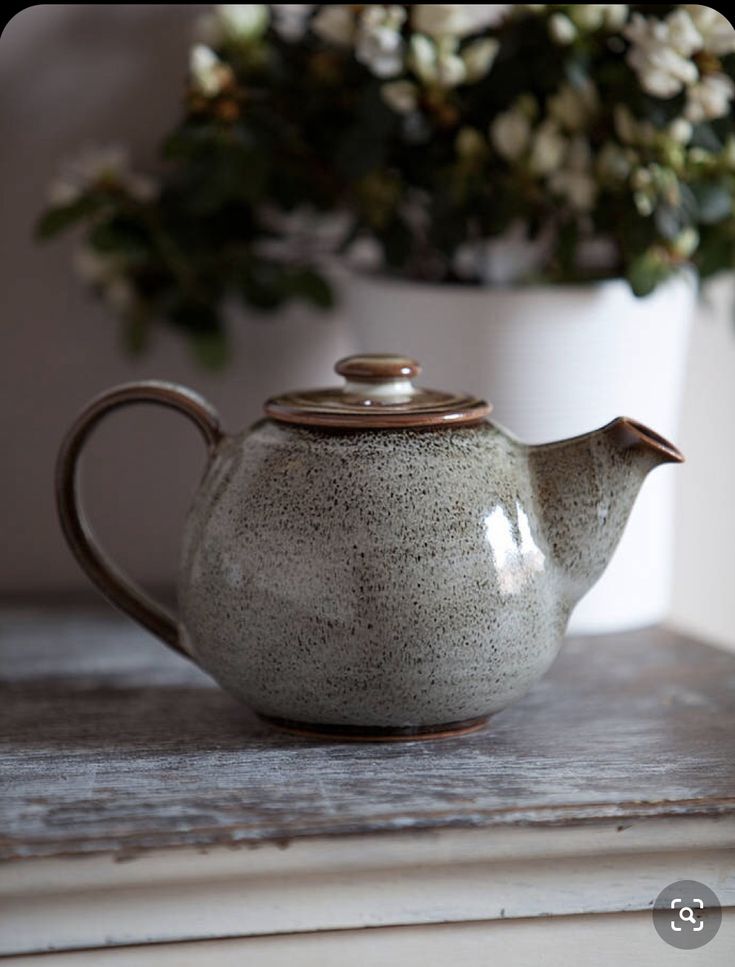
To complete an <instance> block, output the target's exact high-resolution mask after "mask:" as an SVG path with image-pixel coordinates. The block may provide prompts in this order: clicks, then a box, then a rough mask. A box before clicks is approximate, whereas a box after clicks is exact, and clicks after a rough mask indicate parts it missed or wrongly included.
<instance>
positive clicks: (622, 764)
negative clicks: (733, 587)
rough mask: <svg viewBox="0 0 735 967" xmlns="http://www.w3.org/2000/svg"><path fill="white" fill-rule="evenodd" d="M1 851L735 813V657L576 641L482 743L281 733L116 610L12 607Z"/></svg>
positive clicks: (668, 638)
mask: <svg viewBox="0 0 735 967" xmlns="http://www.w3.org/2000/svg"><path fill="white" fill-rule="evenodd" d="M0 622H1V624H2V633H1V634H0V668H1V669H2V690H1V692H0V720H1V721H0V729H1V732H2V747H1V749H0V775H1V776H2V780H1V781H2V795H1V798H0V830H1V831H2V833H1V835H0V858H3V859H22V858H24V857H39V856H58V855H69V854H85V853H93V852H102V851H113V852H118V853H119V854H120V855H121V856H122V855H125V854H128V853H131V852H135V851H140V850H147V849H151V848H163V847H171V846H199V847H207V846H212V845H215V844H222V845H230V844H231V845H235V844H257V843H259V842H265V841H270V842H282V843H286V842H288V841H290V840H293V839H296V838H300V837H309V836H315V835H320V836H325V835H327V836H329V835H339V834H348V833H370V832H386V831H394V830H405V829H409V828H410V829H430V830H438V829H444V828H451V827H454V828H457V827H488V826H503V825H518V824H523V825H530V826H539V825H540V826H545V825H555V824H564V825H577V824H584V823H587V822H590V821H602V820H606V819H611V818H619V820H620V822H621V824H622V823H624V822H625V821H626V820H627V819H632V818H636V817H646V816H660V817H675V816H699V817H701V816H714V815H720V814H730V815H733V814H735V753H734V752H733V749H735V657H733V656H732V655H728V654H726V653H724V652H720V651H718V650H716V649H714V648H710V647H709V646H707V645H704V644H701V643H698V642H695V641H692V640H690V639H688V638H686V637H683V636H681V635H677V634H674V633H672V632H668V631H664V630H649V631H646V632H641V633H636V634H628V635H619V636H604V637H599V638H595V639H584V638H578V639H571V640H570V641H569V642H568V643H567V644H566V646H565V648H564V649H563V651H562V654H561V656H560V658H559V659H558V660H557V662H556V664H555V665H554V667H553V668H552V670H551V672H550V673H549V674H548V675H547V677H546V678H545V679H544V680H543V681H542V682H541V683H540V684H539V685H538V686H537V687H536V688H535V689H534V690H533V692H531V693H530V694H529V695H528V696H527V697H526V698H525V699H524V700H522V701H521V702H519V703H518V704H516V705H515V706H513V707H511V708H509V709H507V710H506V711H504V712H502V713H500V714H499V715H497V716H496V717H495V718H494V719H493V720H492V721H491V723H490V725H489V726H488V728H487V729H486V730H485V731H483V732H479V733H476V734H474V735H469V736H465V737H462V738H457V739H448V740H445V741H441V742H433V743H420V742H418V743H408V744H405V745H378V744H366V745H359V746H355V745H351V744H340V743H323V742H315V741H310V740H307V739H299V738H296V737H290V736H286V735H283V734H280V733H277V732H273V731H271V730H269V729H268V728H267V727H266V726H264V725H263V724H261V723H260V722H259V721H258V720H257V719H256V718H255V717H254V716H253V715H252V714H251V713H250V712H249V711H248V710H247V709H244V708H242V707H241V706H239V705H238V704H237V703H236V702H235V701H234V700H232V699H230V698H229V697H228V696H227V695H225V694H224V693H223V692H221V691H220V690H219V689H218V688H216V687H215V686H213V685H212V684H211V683H210V682H209V680H208V679H207V678H206V677H205V676H204V675H203V674H201V673H200V672H198V671H197V669H195V668H193V667H192V666H191V665H190V664H189V663H188V662H185V661H184V660H182V659H179V658H178V657H177V656H176V655H173V654H167V653H166V651H165V650H164V649H163V648H161V646H160V645H158V644H157V643H156V642H155V641H154V640H153V639H151V638H150V637H148V636H147V635H146V634H145V633H144V632H142V631H139V630H137V629H136V628H135V627H134V626H133V625H132V624H131V623H130V622H129V621H127V620H126V619H124V618H122V617H118V616H117V615H114V614H113V613H112V612H109V611H106V610H103V609H85V610H79V609H75V608H68V609H65V608H60V607H53V608H45V609H44V608H39V607H6V608H5V609H4V610H3V611H2V612H0Z"/></svg>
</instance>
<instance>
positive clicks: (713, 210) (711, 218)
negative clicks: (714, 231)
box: [691, 179, 733, 225]
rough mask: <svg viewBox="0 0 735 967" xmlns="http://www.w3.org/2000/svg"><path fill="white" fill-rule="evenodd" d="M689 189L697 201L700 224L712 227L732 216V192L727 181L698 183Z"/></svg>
mask: <svg viewBox="0 0 735 967" xmlns="http://www.w3.org/2000/svg"><path fill="white" fill-rule="evenodd" d="M691 187H692V192H693V194H694V197H695V198H696V200H697V210H698V215H699V220H700V222H703V223H704V224H705V225H712V224H714V223H715V222H721V221H722V220H723V219H725V218H728V217H729V216H730V215H731V214H732V210H733V192H732V186H731V184H730V182H729V180H725V179H721V180H720V181H715V182H700V183H699V184H696V185H692V186H691Z"/></svg>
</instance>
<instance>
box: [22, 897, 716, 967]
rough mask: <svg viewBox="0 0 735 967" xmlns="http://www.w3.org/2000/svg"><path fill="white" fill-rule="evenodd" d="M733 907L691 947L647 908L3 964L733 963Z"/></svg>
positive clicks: (660, 966)
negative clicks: (666, 932) (667, 934)
mask: <svg viewBox="0 0 735 967" xmlns="http://www.w3.org/2000/svg"><path fill="white" fill-rule="evenodd" d="M734 951H735V910H732V909H730V910H726V911H725V915H724V917H723V920H722V926H721V928H720V931H719V933H718V934H717V936H716V937H715V938H714V939H713V940H712V941H711V942H710V943H709V944H708V945H707V946H706V947H702V948H700V949H699V950H697V951H692V952H689V951H687V952H682V951H678V950H673V949H672V948H671V947H667V946H666V944H665V943H664V942H663V940H661V939H660V937H659V936H658V934H657V933H656V932H655V930H654V928H653V924H652V922H651V916H650V914H648V913H628V914H611V915H594V916H577V917H557V918H553V919H543V920H509V921H504V922H500V921H495V922H492V923H462V924H437V925H434V926H426V927H398V928H379V929H375V930H344V931H340V932H330V933H312V934H295V935H291V936H285V937H258V938H251V939H247V940H220V941H203V942H200V943H179V944H163V945H161V946H157V947H145V948H141V947H133V948H127V949H120V950H90V951H84V952H74V953H68V954H49V955H45V956H32V957H22V958H21V957H18V958H16V957H13V958H11V959H10V960H8V961H5V963H6V965H7V967H98V965H99V967H201V965H202V964H206V965H207V967H243V965H246V964H257V965H258V967H345V965H346V964H349V965H350V967H434V965H440V964H451V965H452V967H485V965H492V967H539V965H541V964H543V967H590V965H594V967H621V965H625V964H629V965H631V967H668V965H680V964H689V963H692V964H695V965H696V967H732V963H733V952H734Z"/></svg>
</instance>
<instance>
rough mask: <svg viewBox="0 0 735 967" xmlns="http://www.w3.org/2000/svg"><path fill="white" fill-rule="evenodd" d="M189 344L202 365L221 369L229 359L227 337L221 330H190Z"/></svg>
mask: <svg viewBox="0 0 735 967" xmlns="http://www.w3.org/2000/svg"><path fill="white" fill-rule="evenodd" d="M189 345H190V346H191V348H192V351H193V353H194V355H195V357H196V358H197V360H198V362H200V363H201V364H202V366H206V368H207V369H223V368H224V366H225V364H226V363H227V361H228V359H229V355H230V354H229V349H228V346H227V338H226V337H225V334H224V333H223V332H192V333H190V334H189Z"/></svg>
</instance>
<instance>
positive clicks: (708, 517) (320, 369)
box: [0, 4, 735, 648]
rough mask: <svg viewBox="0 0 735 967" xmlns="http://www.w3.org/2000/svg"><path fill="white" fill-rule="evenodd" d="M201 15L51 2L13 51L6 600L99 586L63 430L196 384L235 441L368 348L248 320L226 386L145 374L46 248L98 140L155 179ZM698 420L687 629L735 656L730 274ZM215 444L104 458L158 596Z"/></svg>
mask: <svg viewBox="0 0 735 967" xmlns="http://www.w3.org/2000/svg"><path fill="white" fill-rule="evenodd" d="M200 10H201V7H199V6H197V5H190V6H188V5H187V6H184V5H167V6H163V5H152V6H144V5H111V6H102V5H96V4H92V5H77V4H72V5H67V4H61V5H40V6H35V7H30V8H27V9H26V10H24V11H22V12H21V13H20V14H18V15H17V16H16V17H15V19H14V20H12V21H11V22H10V24H9V25H8V27H7V28H6V30H5V32H4V33H3V35H2V38H0V84H2V90H3V92H4V95H5V96H4V99H3V108H2V114H1V116H0V138H1V143H2V145H3V149H2V162H1V163H2V166H3V170H2V178H1V179H0V185H1V186H2V187H1V189H0V190H1V191H2V220H1V221H0V232H2V242H3V244H2V263H0V264H1V265H2V290H1V291H2V307H3V316H4V318H3V320H2V326H1V327H0V367H1V370H0V380H1V382H0V385H1V386H2V407H0V444H1V446H2V451H1V452H2V458H3V459H2V473H1V474H0V506H2V507H3V508H4V514H3V525H2V543H1V544H0V546H1V547H2V554H1V555H0V590H2V591H5V592H16V591H24V590H34V589H39V590H40V589H44V590H55V591H64V590H72V589H76V588H81V587H85V586H86V581H85V579H84V578H83V577H82V575H81V573H80V572H79V570H78V568H77V566H76V565H75V563H74V562H73V560H72V558H71V556H70V554H69V552H68V551H67V549H66V548H65V546H64V545H63V543H62V539H61V537H60V534H59V529H58V526H57V524H56V520H55V515H54V508H53V500H52V472H53V461H54V457H55V451H56V448H57V446H58V442H59V440H60V438H61V436H62V434H63V432H64V430H65V429H66V427H67V426H68V424H69V422H70V420H71V418H72V416H73V414H74V413H75V412H76V410H78V409H79V407H80V406H81V405H82V404H83V403H84V402H85V401H86V400H87V399H88V398H89V397H90V396H92V395H93V394H94V393H96V392H98V391H100V390H101V389H104V388H106V387H107V386H109V385H111V384H112V383H115V382H119V381H122V380H126V379H138V378H145V377H151V376H156V377H160V378H166V379H173V380H178V381H182V382H185V383H188V384H189V385H192V386H194V387H195V388H197V389H199V390H200V391H202V392H204V393H205V395H207V396H208V397H210V398H211V399H212V401H213V402H214V403H215V404H216V405H217V406H218V407H219V408H220V411H221V413H222V416H223V419H224V422H225V426H226V427H227V428H229V429H236V428H238V427H239V426H242V425H244V424H245V423H246V422H248V421H250V420H252V419H254V418H255V417H256V416H257V415H258V412H259V405H260V402H261V401H262V399H264V398H265V397H266V396H267V395H269V394H270V393H272V392H275V391H278V390H281V389H284V388H288V387H293V386H294V385H297V384H309V383H312V384H313V383H314V382H323V381H325V380H326V381H330V376H329V373H330V368H331V363H332V361H333V360H334V359H336V358H337V357H338V356H339V355H340V354H343V353H344V352H346V351H348V349H349V345H348V344H347V342H346V341H345V337H344V336H343V335H342V334H341V330H340V326H339V320H338V318H331V319H324V318H310V317H309V316H308V313H306V312H304V311H294V312H291V313H290V314H289V315H288V316H287V317H286V318H284V319H281V320H279V321H278V322H275V323H274V322H273V321H266V320H262V319H254V318H253V319H247V320H245V319H236V320H234V322H235V323H236V326H235V331H236V333H237V337H236V356H235V360H234V363H233V365H232V366H231V369H230V370H229V372H228V373H227V374H226V375H225V376H224V377H222V376H216V377H213V376H209V375H206V374H204V373H203V372H202V371H201V370H200V369H197V368H196V367H195V366H194V365H193V364H192V363H191V361H190V360H189V358H188V354H187V352H186V349H185V347H183V346H182V345H181V344H180V343H178V342H177V341H176V340H175V339H172V338H170V337H168V336H167V335H165V334H162V335H160V336H159V337H158V339H157V341H156V344H155V346H154V349H153V352H151V353H150V354H149V355H147V356H145V357H144V358H142V359H140V360H132V359H130V358H127V357H125V356H124V355H123V354H122V353H121V351H120V347H119V344H118V341H117V338H116V333H115V329H114V323H113V322H112V321H111V319H110V317H109V314H108V313H107V311H106V310H105V309H104V308H103V307H101V306H99V305H97V304H95V303H93V302H91V301H90V300H89V298H88V297H87V295H86V294H85V293H84V291H83V290H82V287H81V286H80V284H79V283H78V282H77V280H76V279H75V278H74V276H73V273H72V271H71V268H70V265H71V253H72V249H73V245H72V244H71V243H70V242H63V243H60V244H59V243H53V244H51V245H49V246H45V247H38V246H36V245H35V244H34V243H33V242H32V240H31V237H30V232H31V224H32V222H33V220H34V218H35V215H36V213H37V212H38V210H39V209H40V208H41V207H42V205H43V202H44V195H45V190H46V186H47V184H48V182H49V180H50V177H51V176H52V174H53V171H54V169H55V167H56V166H57V164H58V163H59V162H60V161H61V160H62V159H63V158H65V157H68V156H70V155H73V154H74V153H75V152H76V151H77V150H78V148H79V146H80V145H84V144H89V143H93V144H105V143H110V142H113V141H119V142H123V143H127V144H129V145H130V146H131V148H132V151H133V155H134V157H135V159H136V160H137V161H138V162H139V163H141V164H142V165H145V164H147V163H150V162H151V161H152V159H153V157H154V151H155V145H156V141H157V138H158V136H159V135H160V134H161V133H162V132H164V131H166V130H167V129H168V128H169V127H170V126H171V125H172V123H173V122H174V120H175V118H176V117H177V111H178V104H179V98H180V93H181V85H182V81H183V78H184V71H185V64H186V57H187V50H188V46H189V36H190V31H191V24H192V20H193V19H194V17H195V16H196V15H197V14H198V13H199V12H200ZM407 350H409V351H410V347H407ZM426 375H427V381H429V382H430V376H431V374H430V373H428V374H426ZM684 414H685V415H684V425H683V427H682V431H681V436H680V440H679V441H678V442H679V443H680V444H681V447H682V449H683V450H684V452H685V453H686V454H687V457H688V463H687V464H685V465H684V467H683V468H681V474H680V484H681V492H680V501H679V513H678V520H677V525H676V526H677V559H676V593H675V604H674V608H673V613H672V620H673V621H675V622H676V623H678V624H679V625H681V626H682V627H685V628H687V629H688V630H692V631H695V632H697V633H699V634H701V635H703V636H706V637H708V638H710V639H712V640H715V641H718V642H720V643H722V644H725V645H729V646H732V647H734V648H735V499H734V498H733V494H734V493H735V431H734V428H733V419H734V418H735V294H734V293H733V286H732V284H731V282H729V281H727V280H724V281H722V282H720V283H718V284H717V285H716V286H715V287H713V288H712V290H711V291H710V292H709V293H708V299H707V301H706V302H705V303H704V304H703V305H702V307H701V309H700V318H699V319H698V321H697V325H696V327H695V333H694V340H693V345H692V350H691V362H690V372H689V384H688V388H687V397H686V402H685V407H684ZM199 447H200V445H199V441H198V439H197V438H196V437H195V435H194V433H193V432H192V431H191V429H190V427H188V426H187V425H185V424H184V421H182V420H180V419H177V417H176V416H175V415H171V414H168V413H159V412H156V411H155V410H152V409H140V410H138V409H133V410H130V411H128V412H127V413H124V414H121V415H119V416H118V415H116V416H114V417H112V418H110V421H109V425H108V426H107V427H106V428H105V429H104V430H102V431H101V432H100V433H99V435H98V437H97V438H95V440H94V441H93V443H92V444H91V445H90V448H89V449H90V458H89V460H88V472H87V473H86V476H85V480H86V485H87V493H88V506H89V509H90V516H91V517H92V518H93V520H94V521H95V525H96V528H97V529H98V530H99V532H100V533H102V534H104V538H105V543H106V545H107V547H108V548H109V550H110V551H111V552H112V553H113V554H114V555H115V556H117V558H118V559H119V560H120V562H121V563H122V564H123V565H124V566H125V567H126V568H127V569H128V570H130V571H131V572H132V573H134V574H135V575H137V576H139V577H140V578H141V579H143V580H145V581H146V582H147V583H148V584H149V585H151V586H155V585H158V584H162V583H167V582H168V581H169V580H170V579H171V577H172V575H173V573H174V570H175V562H176V555H177V543H178V533H179V529H180V526H181V521H182V519H183V516H184V513H185V509H186V506H187V502H188V499H189V496H190V494H191V490H192V488H193V487H194V486H195V483H196V475H197V472H198V469H199V467H200V466H201V463H202V454H201V453H200V449H199Z"/></svg>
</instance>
